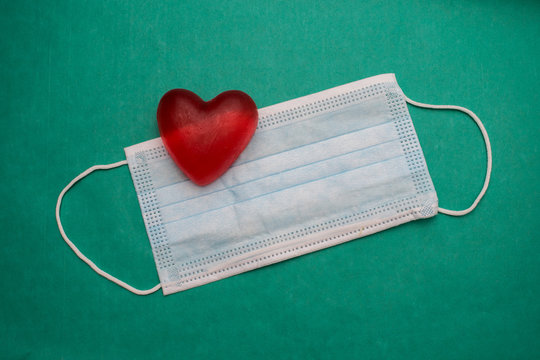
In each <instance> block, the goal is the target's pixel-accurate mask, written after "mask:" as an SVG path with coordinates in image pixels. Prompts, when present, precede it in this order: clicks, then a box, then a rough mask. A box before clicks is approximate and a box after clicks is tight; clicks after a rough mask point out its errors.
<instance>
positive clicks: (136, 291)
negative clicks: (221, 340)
mask: <svg viewBox="0 0 540 360" xmlns="http://www.w3.org/2000/svg"><path fill="white" fill-rule="evenodd" d="M126 164H127V160H122V161H118V162H116V163H113V164H109V165H94V166H92V167H91V168H89V169H87V170H86V171H84V172H82V173H81V174H80V175H79V176H77V177H76V178H75V179H73V180H71V182H70V183H69V184H68V185H67V186H66V187H65V188H64V190H62V192H61V193H60V195H59V196H58V201H57V202H56V223H57V224H58V229H59V230H60V234H61V235H62V238H64V241H65V242H66V244H68V245H69V247H70V248H71V250H73V252H74V253H75V255H77V256H78V257H79V258H80V259H81V260H82V261H84V262H85V263H87V264H88V266H90V267H91V268H92V269H93V270H94V271H95V272H97V273H98V274H99V275H101V276H103V277H104V278H106V279H108V280H110V281H112V282H113V283H115V284H117V285H120V286H121V287H123V288H124V289H126V290H128V291H131V292H132V293H134V294H137V295H148V294H152V293H154V292H156V291H157V290H159V289H160V288H161V284H158V285H156V286H154V287H153V288H151V289H148V290H139V289H136V288H134V287H133V286H131V285H128V284H126V283H125V282H123V281H122V280H119V279H117V278H115V277H114V276H112V275H111V274H109V273H107V272H105V271H103V270H101V269H100V268H99V267H98V266H97V265H96V264H94V263H93V262H92V261H91V260H90V259H88V258H87V257H86V256H84V254H83V253H82V252H81V251H80V250H79V249H78V248H77V246H75V244H73V243H72V242H71V240H69V238H68V237H67V235H66V233H65V231H64V227H63V226H62V222H61V221H60V207H61V205H62V198H63V197H64V195H65V194H66V192H68V190H69V189H71V187H73V185H75V184H76V183H77V182H78V181H79V180H81V179H82V178H84V177H85V176H87V175H88V174H90V173H92V172H94V171H96V170H108V169H113V168H116V167H119V166H122V165H126Z"/></svg>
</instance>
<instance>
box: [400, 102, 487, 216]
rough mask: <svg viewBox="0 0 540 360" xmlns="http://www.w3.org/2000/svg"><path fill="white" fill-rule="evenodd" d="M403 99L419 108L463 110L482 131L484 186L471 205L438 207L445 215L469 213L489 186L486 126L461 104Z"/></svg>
mask: <svg viewBox="0 0 540 360" xmlns="http://www.w3.org/2000/svg"><path fill="white" fill-rule="evenodd" d="M405 100H406V101H407V102H408V103H409V104H411V105H414V106H418V107H421V108H426V109H445V110H458V111H461V112H464V113H465V114H467V115H469V116H470V117H471V118H472V119H473V120H474V122H475V123H476V125H477V126H478V128H479V129H480V132H482V136H483V137H484V142H485V144H486V154H487V168H486V178H485V180H484V186H483V187H482V190H481V191H480V193H479V194H478V196H477V197H476V200H474V202H473V203H472V205H471V206H469V207H468V208H467V209H465V210H448V209H443V208H439V212H440V213H442V214H446V215H451V216H463V215H466V214H468V213H470V212H471V211H473V210H474V208H476V206H477V205H478V203H479V202H480V200H481V199H482V197H483V196H484V194H485V193H486V191H487V188H488V186H489V179H490V178H491V163H492V157H491V143H490V141H489V136H488V133H487V131H486V128H485V127H484V124H482V121H480V119H479V118H478V116H476V114H475V113H473V112H472V111H471V110H469V109H467V108H464V107H461V106H455V105H431V104H423V103H420V102H417V101H414V100H411V99H409V98H408V97H407V96H405Z"/></svg>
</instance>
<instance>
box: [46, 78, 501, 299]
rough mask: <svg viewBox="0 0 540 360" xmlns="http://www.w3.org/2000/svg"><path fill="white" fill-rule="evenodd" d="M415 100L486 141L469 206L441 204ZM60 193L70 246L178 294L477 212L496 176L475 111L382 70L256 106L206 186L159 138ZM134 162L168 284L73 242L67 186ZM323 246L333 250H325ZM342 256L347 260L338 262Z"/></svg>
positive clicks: (145, 216) (130, 149)
mask: <svg viewBox="0 0 540 360" xmlns="http://www.w3.org/2000/svg"><path fill="white" fill-rule="evenodd" d="M406 102H408V103H410V104H412V105H415V106H420V107H427V108H435V109H454V110H459V111H463V112H465V113H467V114H468V115H469V116H471V117H472V119H473V120H474V121H475V122H476V124H477V125H478V126H479V128H480V130H481V132H482V135H483V137H484V140H485V143H486V149H487V158H488V164H487V173H486V177H485V182H484V186H483V188H482V190H481V192H480V194H479V195H478V197H477V198H476V200H475V201H474V203H473V204H472V205H471V206H470V207H469V208H468V209H466V210H462V211H454V210H447V209H443V208H440V207H439V206H438V200H437V194H436V192H435V188H434V186H433V183H432V181H431V177H430V175H429V172H428V168H427V166H426V162H425V159H424V155H423V153H422V148H421V147H420V143H419V141H418V138H417V136H416V132H415V130H414V127H413V123H412V121H411V117H410V115H409V112H408V109H407V105H406ZM125 153H126V159H127V160H124V161H120V162H117V163H114V164H111V165H98V166H93V167H91V168H90V169H88V170H86V171H85V172H83V173H82V174H81V175H79V176H78V177H76V178H75V179H74V180H73V181H72V182H71V183H70V184H69V185H68V186H67V187H66V188H65V189H64V190H63V191H62V192H61V194H60V196H59V198H58V203H57V206H56V217H57V222H58V227H59V229H60V233H61V234H62V237H63V238H64V240H65V241H66V242H67V243H68V245H69V246H70V247H71V248H72V249H73V251H75V253H76V254H77V255H78V256H79V257H80V258H81V259H82V260H83V261H85V262H86V263H87V264H89V265H90V266H91V267H92V268H93V269H94V270H95V271H97V272H98V273H99V274H100V275H102V276H105V277H106V278H108V279H109V280H111V281H114V282H115V283H117V284H118V285H120V286H122V287H124V288H126V289H128V290H130V291H132V292H135V293H137V294H140V295H145V294H149V293H152V292H154V291H156V290H158V289H159V288H162V290H163V294H164V295H167V294H171V293H175V292H178V291H182V290H186V289H189V288H192V287H195V286H200V285H203V284H206V283H210V282H213V281H216V280H220V279H223V278H226V277H229V276H233V275H236V274H240V273H243V272H246V271H249V270H253V269H256V268H259V267H262V266H266V265H270V264H273V263H276V262H279V261H283V260H286V259H290V258H293V257H296V256H300V255H303V254H307V253H310V252H313V251H316V250H320V249H324V248H327V247H330V246H334V245H338V244H340V243H343V242H346V241H350V240H353V239H358V238H361V237H364V236H367V235H370V234H373V233H375V232H379V231H382V230H385V229H388V228H390V227H393V226H396V225H400V224H403V223H406V222H408V221H412V220H417V219H425V218H429V217H432V216H435V215H436V214H437V213H438V212H440V213H444V214H448V215H454V216H459V215H465V214H467V213H469V212H470V211H472V210H473V209H474V208H475V207H476V205H477V204H478V202H479V201H480V199H481V198H482V196H483V195H484V193H485V192H486V190H487V187H488V184H489V177H490V173H491V146H490V143H489V138H488V136H487V133H486V131H485V128H484V126H483V125H482V123H481V122H480V120H479V119H478V117H477V116H476V115H475V114H474V113H472V112H471V111H470V110H467V109H465V108H462V107H458V106H450V105H428V104H422V103H418V102H415V101H412V100H410V99H408V98H407V97H406V96H405V95H404V94H403V92H402V91H401V89H400V88H399V86H398V84H397V82H396V79H395V76H394V75H393V74H385V75H379V76H374V77H371V78H368V79H364V80H360V81H357V82H353V83H350V84H346V85H343V86H339V87H336V88H332V89H329V90H325V91H322V92H319V93H315V94H312V95H308V96H304V97H301V98H298V99H294V100H290V101H286V102H283V103H281V104H277V105H274V106H269V107H266V108H263V109H260V110H259V125H258V128H257V131H256V132H255V135H254V136H253V139H252V140H251V142H250V144H249V145H248V147H247V148H246V149H245V151H244V152H243V153H242V154H241V155H240V157H239V158H238V159H237V160H236V162H235V163H234V164H233V166H232V167H231V168H230V169H229V170H228V171H227V172H226V173H225V174H224V175H223V176H222V177H221V178H220V179H218V180H217V181H216V182H214V183H212V184H210V185H208V186H205V187H199V186H197V185H195V184H194V183H192V182H191V181H189V180H188V179H187V178H186V176H184V175H183V174H182V172H181V171H180V170H179V169H178V168H177V166H176V165H175V164H174V162H173V161H172V160H171V158H170V157H169V155H168V154H167V152H166V150H165V148H164V147H163V143H162V141H161V139H160V138H157V139H154V140H150V141H147V142H143V143H141V144H137V145H134V146H131V147H128V148H126V149H125ZM125 164H127V165H128V166H129V171H130V172H131V176H132V178H133V183H134V185H135V191H136V192H137V197H138V200H139V204H140V207H141V211H142V216H143V219H144V223H145V226H146V231H147V233H148V237H149V239H150V244H151V246H152V251H153V256H154V259H155V262H156V267H157V272H158V275H159V280H160V284H158V285H156V286H155V287H154V288H152V289H149V290H138V289H135V288H133V287H132V286H130V285H128V284H126V283H124V282H122V281H121V280H118V279H117V278H115V277H113V276H111V275H109V274H108V273H106V272H105V271H103V270H101V269H100V268H99V267H97V266H96V265H95V264H94V263H93V262H92V261H90V260H89V259H88V258H86V257H85V256H84V255H83V254H82V253H81V252H80V251H79V250H78V249H77V247H76V246H75V245H74V244H73V243H72V242H71V241H70V240H69V238H68V237H67V235H66V234H65V232H64V229H63V227H62V224H61V222H60V206H61V202H62V198H63V196H64V194H65V193H66V192H67V191H68V190H69V189H70V188H71V186H73V184H75V183H76V182H77V181H78V180H80V179H81V178H83V177H85V176H86V175H88V174H89V173H91V172H93V171H94V170H98V169H110V168H114V167H117V166H121V165H125ZM318 256H324V253H321V254H320V255H318ZM336 266H339V265H336Z"/></svg>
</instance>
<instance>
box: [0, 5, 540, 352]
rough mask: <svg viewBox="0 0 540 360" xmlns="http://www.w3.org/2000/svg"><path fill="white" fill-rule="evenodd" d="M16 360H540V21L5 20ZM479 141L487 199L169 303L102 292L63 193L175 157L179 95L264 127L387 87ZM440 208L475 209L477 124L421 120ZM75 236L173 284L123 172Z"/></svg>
mask: <svg viewBox="0 0 540 360" xmlns="http://www.w3.org/2000/svg"><path fill="white" fill-rule="evenodd" d="M1 4H2V5H1V9H0V11H1V14H0V16H1V18H0V33H1V35H0V37H1V48H0V59H1V68H0V76H1V85H2V89H3V93H2V97H1V100H0V102H1V105H0V112H1V116H0V119H1V120H0V121H1V132H0V135H1V139H2V140H1V154H2V158H3V163H2V166H1V167H0V174H1V179H2V180H1V181H2V182H1V185H2V186H1V188H0V191H1V193H0V195H1V199H2V202H3V204H2V211H1V223H0V224H1V239H2V244H1V250H0V294H1V295H0V344H2V345H1V348H0V352H1V355H0V357H1V358H8V359H12V358H14V359H18V358H25V359H49V358H52V359H60V358H62V359H110V358H115V359H147V358H180V359H194V358H201V359H205V358H223V359H224V358H240V359H241V358H245V359H253V358H284V359H305V358H326V359H336V358H367V359H370V358H373V359H378V358H385V359H393V358H405V359H411V358H414V359H419V358H426V359H433V358H437V359H467V358H468V359H473V358H474V359H498V358H502V359H532V358H540V260H539V256H540V242H539V240H540V231H539V230H540V229H539V220H538V210H537V204H538V203H539V201H540V196H539V191H538V184H539V180H540V179H539V174H540V169H539V156H538V155H539V151H538V143H539V142H538V135H539V121H540V116H539V111H538V105H539V103H540V96H539V90H538V89H539V87H538V85H539V84H540V70H539V66H538V65H539V58H540V44H539V41H540V40H539V39H540V3H538V2H535V1H525V0H523V1H487V0H476V1H447V0H435V1H425V2H421V1H413V2H409V1H397V2H384V1H383V2H381V1H374V0H369V1H359V2H341V1H335V2H330V1H302V2H291V1H268V2H267V1H261V2H259V1H248V2H237V1H215V2H199V1H193V2H181V1H164V2H161V1H160V2H158V1H156V2H153V1H107V2H105V1H104V2H98V1H90V2H85V3H83V2H79V1H72V2H68V1H4V0H2V2H1ZM387 72H394V73H396V76H397V79H398V82H399V84H400V86H401V87H402V89H403V91H404V92H405V94H407V95H408V96H409V97H410V98H412V99H414V100H417V101H422V102H428V103H433V104H444V103H449V104H457V105H462V106H465V107H468V108H470V109H472V110H473V111H475V112H476V113H477V114H478V115H479V117H480V118H481V119H482V120H483V121H484V124H485V126H486V128H487V130H488V132H489V135H490V137H491V141H492V144H493V177H492V182H491V186H490V188H489V190H488V193H487V195H486V196H485V198H484V200H483V201H482V202H481V203H480V205H479V207H478V208H477V209H476V210H475V211H474V212H473V213H471V214H470V215H468V216H466V217H462V218H452V217H448V216H444V215H438V216H436V217H435V218H432V219H429V220H423V221H416V222H412V223H408V224H405V225H403V226H399V227H396V228H393V229H391V230H388V231H384V232H382V233H378V234H376V235H373V236H370V237H367V238H364V239H362V240H356V241H352V242H349V243H346V244H343V245H340V246H336V247H333V248H330V249H327V250H324V251H319V252H316V253H312V254H309V255H306V256H302V257H300V258H296V259H293V260H290V261H285V262H282V263H279V264H276V265H273V266H269V267H265V268H262V269H259V270H256V271H252V272H249V273H245V274H242V275H239V276H235V277H232V278H228V279H225V280H222V281H218V282H215V283H211V284H209V285H205V286H202V287H198V288H195V289H191V290H188V291H186V292H182V293H177V294H174V295H171V296H167V297H164V296H162V295H161V293H156V294H153V295H150V296H147V297H139V296H136V295H133V294H131V293H129V292H127V291H125V290H124V289H122V288H120V287H118V286H116V285H114V284H113V283H111V282H109V281H107V280H105V279H103V278H102V277H100V276H98V275H97V274H96V273H94V272H93V271H92V270H91V269H90V268H89V267H88V266H86V265H85V264H84V263H82V262H81V261H80V260H79V259H78V258H77V257H76V256H75V255H74V254H73V253H72V251H71V250H70V249H69V248H68V247H67V245H66V244H65V243H64V241H63V240H62V238H61V237H60V235H59V232H58V229H57V226H56V223H55V219H54V207H55V203H56V198H57V196H58V193H59V192H60V190H61V189H62V188H63V187H64V186H65V185H66V184H67V183H68V182H69V181H70V180H71V179H72V178H73V177H74V176H76V175H77V174H78V173H80V172H82V171H83V170H85V169H86V168H88V167H89V166H91V165H94V164H107V163H111V162H115V161H119V160H122V159H124V153H123V147H125V146H129V145H132V144H136V143H139V142H142V141H145V140H148V139H152V138H155V137H157V136H158V130H157V126H156V121H155V111H156V106H157V103H158V101H159V99H160V97H161V95H162V94H163V93H165V92H166V91H167V90H169V89H171V88H178V87H181V88H187V89H191V90H193V91H195V92H196V93H198V94H199V95H201V96H202V97H203V98H204V99H211V98H212V97H214V96H216V95H217V94H218V93H220V92H222V91H224V90H227V89H240V90H243V91H245V92H247V93H249V94H250V95H251V96H252V97H253V99H254V100H255V102H256V103H257V105H258V106H259V107H264V106H268V105H272V104H275V103H278V102H281V101H284V100H288V99H292V98H295V97H298V96H302V95H307V94H310V93H313V92H316V91H319V90H323V89H326V88H329V87H333V86H337V85H341V84H344V83H347V82H351V81H354V80H358V79H362V78H365V77H369V76H373V75H377V74H380V73H387ZM410 111H411V115H412V118H413V121H414V123H415V126H416V130H417V132H418V136H419V138H420V142H421V144H422V147H423V149H424V153H425V156H426V160H427V164H428V166H429V170H430V172H431V175H432V178H433V181H434V184H435V187H436V189H437V192H438V195H439V200H440V204H441V206H442V207H447V208H450V209H462V208H465V207H468V206H469V204H470V203H471V202H472V200H473V199H474V197H475V196H476V194H477V192H478V191H479V190H480V188H481V185H482V181H483V176H484V172H485V166H486V165H485V163H486V160H485V149H484V145H483V142H482V139H481V135H480V132H479V131H478V129H477V128H476V126H475V125H474V123H473V122H472V121H471V120H470V119H469V118H468V117H467V116H465V115H463V114H460V113H456V112H452V111H432V110H421V109H414V108H411V109H410ZM62 214H63V221H64V226H65V228H66V232H67V233H68V235H69V236H70V237H71V238H72V240H73V241H74V242H75V243H76V244H77V245H78V246H79V247H80V249H81V250H82V251H83V252H84V253H85V254H86V255H88V256H89V257H90V258H91V259H92V260H94V261H95V262H96V263H97V264H98V265H99V266H101V267H102V268H103V269H105V270H107V271H109V272H110V273H112V274H114V275H116V276H118V277H119V278H121V279H123V280H125V281H127V282H128V283H130V284H132V285H134V286H136V287H139V288H150V287H152V286H153V285H155V284H156V283H157V274H156V270H155V267H154V262H153V258H152V253H151V249H150V245H149V243H148V239H147V236H146V232H145V229H144V225H143V221H142V218H141V215H140V210H139V207H138V203H137V198H136V195H135V191H134V188H133V184H132V181H131V177H130V175H129V171H128V169H127V167H122V168H119V169H115V170H111V171H107V172H98V173H95V174H93V175H91V176H90V177H89V178H86V179H85V180H83V181H82V182H81V183H80V184H79V185H77V186H76V187H75V188H74V190H73V191H71V192H70V193H68V195H67V197H66V199H65V202H64V206H63V212H62Z"/></svg>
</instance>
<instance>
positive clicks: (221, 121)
mask: <svg viewBox="0 0 540 360" xmlns="http://www.w3.org/2000/svg"><path fill="white" fill-rule="evenodd" d="M257 121H258V113H257V106H256V105H255V102H253V100H252V99H251V97H249V95H247V94H246V93H243V92H242V91H237V90H230V91H225V92H223V93H221V94H219V95H218V96H216V97H215V98H214V99H212V100H210V101H208V102H205V101H204V100H202V99H201V98H200V97H199V96H197V95H196V94H194V93H193V92H191V91H189V90H184V89H175V90H171V91H169V92H167V93H166V94H165V95H163V97H162V98H161V100H160V102H159V106H158V110H157V122H158V127H159V132H160V134H161V139H162V140H163V144H164V145H165V148H166V149H167V151H168V152H169V155H170V156H171V157H172V159H173V160H174V162H175V163H176V165H178V167H179V168H180V169H181V170H182V171H183V172H184V174H186V176H187V177H188V178H190V179H191V180H192V181H193V182H194V183H195V184H197V185H200V186H203V185H208V184H210V183H211V182H213V181H214V180H216V179H217V178H219V177H220V176H221V175H223V173H225V171H227V169H228V168H229V167H230V166H231V165H232V164H233V162H234V161H235V160H236V159H237V158H238V156H239V155H240V154H241V153H242V151H243V150H244V149H245V148H246V146H247V145H248V143H249V141H250V140H251V137H252V136H253V134H254V133H255V129H256V128H257Z"/></svg>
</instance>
